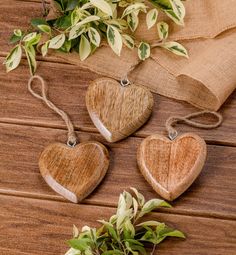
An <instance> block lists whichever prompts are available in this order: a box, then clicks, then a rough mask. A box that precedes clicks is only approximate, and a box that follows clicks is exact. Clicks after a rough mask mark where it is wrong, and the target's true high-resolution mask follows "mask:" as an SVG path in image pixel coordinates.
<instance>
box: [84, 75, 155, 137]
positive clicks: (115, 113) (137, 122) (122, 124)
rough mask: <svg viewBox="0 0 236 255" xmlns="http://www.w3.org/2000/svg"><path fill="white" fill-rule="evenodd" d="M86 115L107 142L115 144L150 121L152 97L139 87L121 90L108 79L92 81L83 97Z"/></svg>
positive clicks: (120, 87) (122, 88)
mask: <svg viewBox="0 0 236 255" xmlns="http://www.w3.org/2000/svg"><path fill="white" fill-rule="evenodd" d="M86 105H87V109H88V112H89V115H90V117H91V119H92V121H93V123H94V125H95V126H96V127H97V129H98V130H99V131H100V133H101V134H102V135H103V136H104V137H105V138H106V140H107V141H109V142H116V141H119V140H121V139H123V138H125V137H127V136H129V135H130V134H132V133H133V132H135V131H136V130H137V129H138V128H140V127H141V126H142V125H143V124H144V123H145V122H146V121H147V120H148V118H149V117H150V115H151V112H152V107H153V96H152V93H151V92H150V91H149V90H148V89H146V88H144V87H141V86H136V85H133V84H132V85H128V86H126V87H123V86H121V85H120V83H118V82H117V81H115V80H113V79H110V78H100V79H97V80H95V81H93V82H92V83H91V84H90V86H89V88H88V90H87V94H86Z"/></svg>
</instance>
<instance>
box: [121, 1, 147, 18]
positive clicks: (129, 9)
mask: <svg viewBox="0 0 236 255" xmlns="http://www.w3.org/2000/svg"><path fill="white" fill-rule="evenodd" d="M146 9H147V7H146V5H145V4H144V3H135V4H132V5H129V6H128V7H127V8H126V9H125V10H124V12H123V14H122V18H123V17H125V16H127V15H129V14H131V13H133V12H136V11H139V10H141V11H143V12H146Z"/></svg>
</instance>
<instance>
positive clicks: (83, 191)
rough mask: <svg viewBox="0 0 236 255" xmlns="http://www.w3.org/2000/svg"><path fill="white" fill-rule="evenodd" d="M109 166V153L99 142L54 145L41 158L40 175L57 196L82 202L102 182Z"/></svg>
mask: <svg viewBox="0 0 236 255" xmlns="http://www.w3.org/2000/svg"><path fill="white" fill-rule="evenodd" d="M108 166H109V154H108V151H107V149H106V148H105V146H103V145H102V144H100V143H98V142H94V141H92V142H83V143H80V144H78V145H76V146H75V147H69V146H67V145H65V144H62V143H54V144H50V145H49V146H47V147H46V148H45V150H44V151H43V152H42V154H41V156H40V159H39V168H40V172H41V174H42V176H43V178H44V179H45V181H46V182H47V184H48V185H49V186H50V187H51V188H52V189H53V190H54V191H56V192H57V193H59V194H60V195H62V196H63V197H65V198H66V199H68V200H70V201H71V202H74V203H78V202H80V201H81V200H83V199H84V198H85V197H87V196H88V195H89V194H90V193H91V192H92V191H93V190H94V189H95V188H96V187H97V185H98V184H99V183H100V182H101V181H102V179H103V177H104V176H105V174H106V172H107V169H108Z"/></svg>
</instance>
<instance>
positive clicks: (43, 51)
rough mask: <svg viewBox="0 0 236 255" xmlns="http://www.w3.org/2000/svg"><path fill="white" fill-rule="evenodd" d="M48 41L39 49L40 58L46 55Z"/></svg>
mask: <svg viewBox="0 0 236 255" xmlns="http://www.w3.org/2000/svg"><path fill="white" fill-rule="evenodd" d="M49 43H50V41H47V42H45V43H44V44H43V46H42V47H41V53H42V56H43V57H45V56H46V55H47V53H48V46H49Z"/></svg>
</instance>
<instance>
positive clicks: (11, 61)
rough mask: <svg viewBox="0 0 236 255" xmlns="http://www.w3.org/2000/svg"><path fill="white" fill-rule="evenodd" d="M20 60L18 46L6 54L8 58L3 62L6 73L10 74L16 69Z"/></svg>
mask: <svg viewBox="0 0 236 255" xmlns="http://www.w3.org/2000/svg"><path fill="white" fill-rule="evenodd" d="M21 58H22V48H21V46H20V45H19V44H18V45H16V46H15V47H14V48H13V49H12V50H11V52H10V53H9V54H8V56H7V57H6V59H5V61H4V64H5V66H6V71H7V72H10V71H12V70H14V69H16V68H17V67H18V66H19V64H20V61H21Z"/></svg>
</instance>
